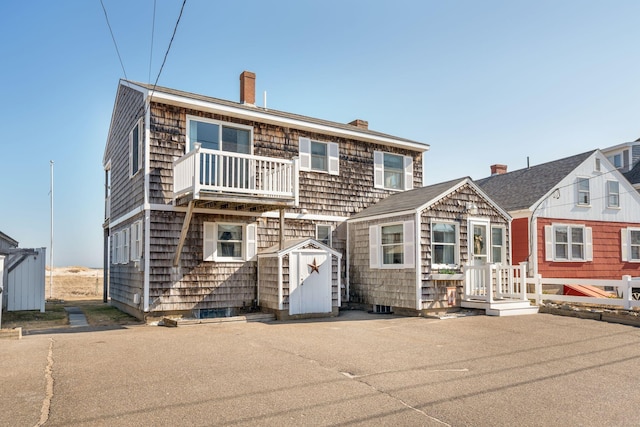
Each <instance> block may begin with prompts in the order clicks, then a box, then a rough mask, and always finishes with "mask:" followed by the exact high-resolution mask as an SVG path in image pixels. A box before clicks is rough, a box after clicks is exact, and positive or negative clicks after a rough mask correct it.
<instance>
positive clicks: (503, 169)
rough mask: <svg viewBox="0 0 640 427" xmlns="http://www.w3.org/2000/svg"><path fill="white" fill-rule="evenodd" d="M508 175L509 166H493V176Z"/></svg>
mask: <svg viewBox="0 0 640 427" xmlns="http://www.w3.org/2000/svg"><path fill="white" fill-rule="evenodd" d="M505 173H507V165H498V164H496V165H491V176H493V175H504V174H505Z"/></svg>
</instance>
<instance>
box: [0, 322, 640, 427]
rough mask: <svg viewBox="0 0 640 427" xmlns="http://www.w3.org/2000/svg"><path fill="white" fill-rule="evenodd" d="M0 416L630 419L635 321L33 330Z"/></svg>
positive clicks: (293, 420)
mask: <svg viewBox="0 0 640 427" xmlns="http://www.w3.org/2000/svg"><path fill="white" fill-rule="evenodd" d="M0 378H1V381H0V425H2V426H34V425H37V424H38V423H39V422H41V423H44V424H45V425H47V426H77V425H105V426H106V425H108V426H150V425H154V426H161V425H167V426H178V425H190V426H210V425H234V426H235V425H252V426H255V425H291V426H293V425H295V426H300V425H313V426H316V425H396V426H400V425H412V426H413V425H422V426H443V425H452V426H462V425H473V426H513V425H520V426H541V425H544V426H549V425H562V426H590V425H592V426H602V425H609V426H610V425H615V426H624V425H629V426H637V425H640V386H639V384H640V328H634V327H631V326H624V325H617V324H611V323H604V322H597V321H591V320H583V319H576V318H569V317H559V316H552V315H548V314H537V315H530V316H520V317H504V318H497V317H486V316H472V317H465V318H457V319H447V320H434V319H424V318H402V317H394V316H384V315H372V314H367V313H363V312H358V311H349V312H343V313H341V315H340V317H338V318H334V319H328V320H313V321H301V322H272V323H222V324H206V325H194V326H180V327H178V328H163V327H158V326H133V327H127V328H122V329H116V330H94V331H87V330H82V331H78V332H72V333H52V334H40V335H28V336H25V337H23V339H22V340H19V341H0Z"/></svg>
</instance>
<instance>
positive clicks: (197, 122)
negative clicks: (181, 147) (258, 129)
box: [187, 116, 253, 154]
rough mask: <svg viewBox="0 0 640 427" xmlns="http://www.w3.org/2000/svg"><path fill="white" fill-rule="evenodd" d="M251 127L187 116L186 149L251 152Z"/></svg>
mask: <svg viewBox="0 0 640 427" xmlns="http://www.w3.org/2000/svg"><path fill="white" fill-rule="evenodd" d="M252 140H253V128H252V127H251V126H245V125H240V124H236V123H228V122H220V121H217V120H212V119H207V118H204V117H196V116H187V151H191V150H193V149H194V148H195V144H196V143H198V144H200V146H201V147H202V148H204V149H208V150H220V151H229V152H232V153H243V154H251V149H252Z"/></svg>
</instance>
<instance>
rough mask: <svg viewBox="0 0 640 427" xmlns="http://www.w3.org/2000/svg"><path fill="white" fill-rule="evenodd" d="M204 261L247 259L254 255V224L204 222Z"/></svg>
mask: <svg viewBox="0 0 640 427" xmlns="http://www.w3.org/2000/svg"><path fill="white" fill-rule="evenodd" d="M203 235H204V238H203V260H204V261H249V260H251V259H252V258H253V257H254V256H255V255H256V225H255V224H236V223H221V222H205V223H204V225H203Z"/></svg>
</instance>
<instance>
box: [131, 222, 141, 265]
mask: <svg viewBox="0 0 640 427" xmlns="http://www.w3.org/2000/svg"><path fill="white" fill-rule="evenodd" d="M140 258H142V220H140V221H136V222H134V223H133V224H131V261H140Z"/></svg>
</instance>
